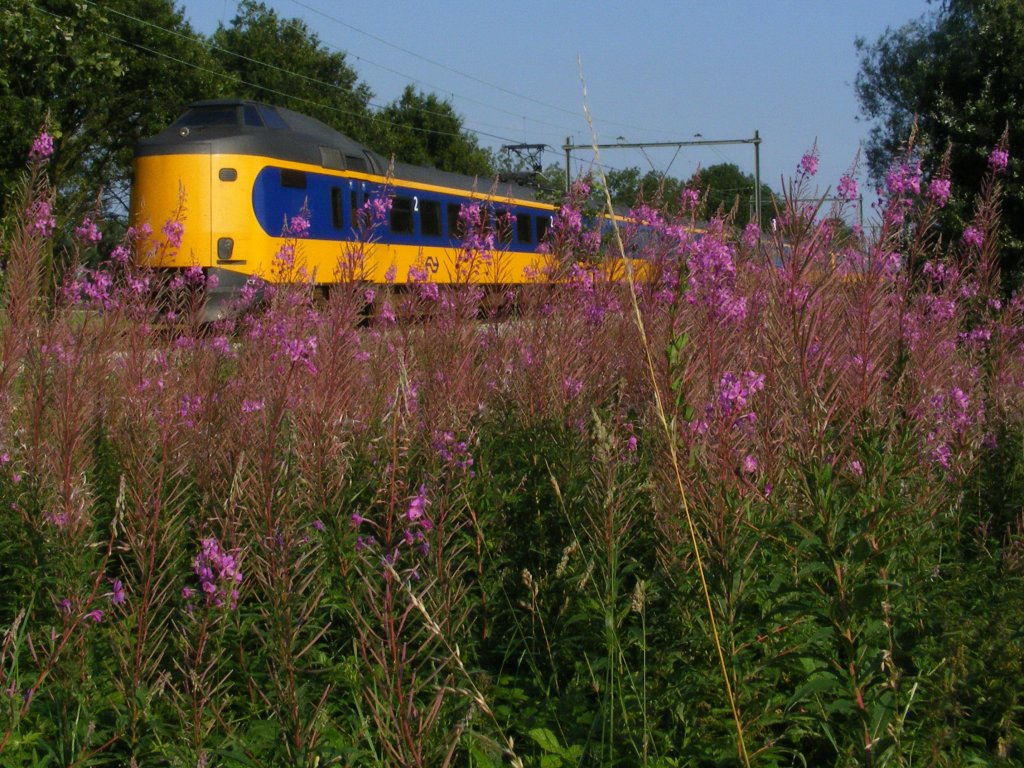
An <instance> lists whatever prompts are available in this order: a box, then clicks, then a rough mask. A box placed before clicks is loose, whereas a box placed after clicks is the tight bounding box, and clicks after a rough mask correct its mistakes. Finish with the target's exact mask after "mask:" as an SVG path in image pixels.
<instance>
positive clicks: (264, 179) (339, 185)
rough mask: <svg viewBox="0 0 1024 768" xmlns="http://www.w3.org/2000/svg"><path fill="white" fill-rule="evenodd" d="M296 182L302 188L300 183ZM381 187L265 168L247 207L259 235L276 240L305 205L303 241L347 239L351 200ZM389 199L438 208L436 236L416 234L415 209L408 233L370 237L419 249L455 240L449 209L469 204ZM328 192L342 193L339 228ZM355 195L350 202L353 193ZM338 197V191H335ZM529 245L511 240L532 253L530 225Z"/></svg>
mask: <svg viewBox="0 0 1024 768" xmlns="http://www.w3.org/2000/svg"><path fill="white" fill-rule="evenodd" d="M300 182H301V185H300ZM384 189H385V186H384V185H382V184H376V183H373V182H368V181H362V180H360V179H351V178H347V177H344V176H332V175H329V174H325V173H311V172H309V171H291V170H287V169H283V168H279V167H276V166H267V167H265V168H263V170H261V171H260V172H259V174H258V175H257V177H256V181H255V182H254V184H253V189H252V207H253V213H254V214H255V216H256V220H257V221H258V222H259V225H260V227H261V228H262V229H263V231H264V232H265V233H266V234H268V235H270V236H271V237H281V236H282V234H283V233H284V230H285V227H286V226H287V223H288V221H290V220H291V218H292V217H293V216H297V215H298V214H299V213H300V212H301V211H302V210H303V208H304V207H305V208H306V209H307V210H308V212H309V219H310V228H309V234H308V236H307V237H308V238H309V239H312V240H334V241H340V240H352V239H353V238H354V233H353V230H352V221H353V216H352V212H353V202H354V204H355V206H356V207H358V206H359V205H360V204H361V203H362V202H363V201H364V200H365V199H366V198H367V197H368V196H374V195H380V194H382V191H383V190H384ZM386 189H387V194H388V195H390V196H396V195H397V196H404V197H409V198H413V197H416V198H418V200H419V201H420V202H422V201H424V200H433V201H436V202H438V203H440V204H441V230H442V233H441V235H439V236H424V235H423V234H421V231H422V230H421V226H420V212H419V211H414V212H413V218H414V227H413V233H412V234H396V233H393V232H391V231H389V229H388V227H387V226H383V227H381V228H380V230H379V231H378V232H376V233H375V235H376V237H377V239H379V240H383V241H385V242H389V243H395V244H397V245H413V246H424V247H430V246H433V247H449V246H451V245H453V242H454V238H453V236H452V234H451V233H450V232H449V231H448V216H447V206H448V205H465V204H468V203H471V202H474V201H473V200H472V199H471V198H470V197H468V196H465V195H453V194H443V193H439V192H429V191H428V192H425V191H422V190H417V189H409V188H405V187H402V186H399V185H389V186H387V187H386ZM332 190H338V191H339V193H340V195H341V200H340V203H341V209H342V217H341V219H342V220H341V226H340V227H336V226H335V213H334V212H333V211H332V205H334V204H336V203H334V202H332ZM353 191H355V192H356V199H355V201H353V199H352V194H351V193H352V192H353ZM335 194H337V193H335ZM489 205H491V206H493V207H495V208H496V209H504V210H510V211H512V212H513V213H514V214H515V215H516V216H534V217H538V216H543V217H545V218H548V217H549V216H550V213H549V212H548V211H546V210H540V209H534V208H527V207H525V206H521V205H515V204H514V203H511V204H509V203H503V202H501V201H496V200H491V201H489ZM531 236H532V238H533V240H532V242H531V243H529V244H523V243H519V242H515V243H514V244H513V246H514V249H515V250H517V251H528V252H532V251H535V250H536V228H535V227H533V226H531Z"/></svg>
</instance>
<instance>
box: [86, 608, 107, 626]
mask: <svg viewBox="0 0 1024 768" xmlns="http://www.w3.org/2000/svg"><path fill="white" fill-rule="evenodd" d="M85 618H87V619H89V620H91V621H93V622H94V623H96V624H99V623H100V622H101V621H103V611H101V610H99V609H97V610H95V611H89V612H88V613H87V614H85Z"/></svg>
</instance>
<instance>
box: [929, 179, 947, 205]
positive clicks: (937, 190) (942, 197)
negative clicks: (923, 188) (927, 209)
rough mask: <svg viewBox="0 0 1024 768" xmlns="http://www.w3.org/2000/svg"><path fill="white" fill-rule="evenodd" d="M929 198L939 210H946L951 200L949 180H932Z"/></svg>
mask: <svg viewBox="0 0 1024 768" xmlns="http://www.w3.org/2000/svg"><path fill="white" fill-rule="evenodd" d="M928 197H929V198H931V199H932V200H933V201H934V202H935V204H936V205H937V206H939V208H944V207H945V206H946V202H947V201H948V200H949V179H932V180H931V182H930V183H929V184H928Z"/></svg>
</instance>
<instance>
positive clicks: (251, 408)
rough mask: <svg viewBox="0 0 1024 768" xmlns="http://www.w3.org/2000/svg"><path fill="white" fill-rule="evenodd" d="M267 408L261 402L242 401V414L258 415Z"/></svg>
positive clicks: (260, 400)
mask: <svg viewBox="0 0 1024 768" xmlns="http://www.w3.org/2000/svg"><path fill="white" fill-rule="evenodd" d="M264 407H265V405H264V402H263V400H262V398H261V399H259V400H243V401H242V413H258V412H259V411H262V410H263V408H264Z"/></svg>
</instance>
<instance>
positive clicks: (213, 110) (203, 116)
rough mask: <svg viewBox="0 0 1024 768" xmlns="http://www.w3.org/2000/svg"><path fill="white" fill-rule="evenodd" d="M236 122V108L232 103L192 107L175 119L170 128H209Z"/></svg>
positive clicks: (235, 123)
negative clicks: (228, 104)
mask: <svg viewBox="0 0 1024 768" xmlns="http://www.w3.org/2000/svg"><path fill="white" fill-rule="evenodd" d="M237 124H238V110H237V109H236V108H235V106H234V105H230V106H211V107H193V108H192V109H190V110H189V111H188V112H186V113H185V114H184V115H182V116H181V117H179V118H178V119H177V120H175V121H174V123H173V124H172V125H171V128H174V129H179V128H209V127H214V126H224V125H237Z"/></svg>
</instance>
